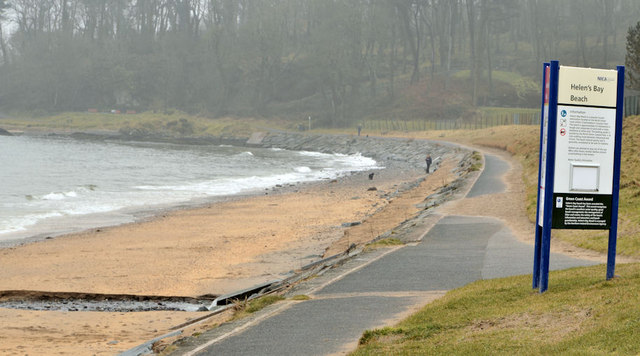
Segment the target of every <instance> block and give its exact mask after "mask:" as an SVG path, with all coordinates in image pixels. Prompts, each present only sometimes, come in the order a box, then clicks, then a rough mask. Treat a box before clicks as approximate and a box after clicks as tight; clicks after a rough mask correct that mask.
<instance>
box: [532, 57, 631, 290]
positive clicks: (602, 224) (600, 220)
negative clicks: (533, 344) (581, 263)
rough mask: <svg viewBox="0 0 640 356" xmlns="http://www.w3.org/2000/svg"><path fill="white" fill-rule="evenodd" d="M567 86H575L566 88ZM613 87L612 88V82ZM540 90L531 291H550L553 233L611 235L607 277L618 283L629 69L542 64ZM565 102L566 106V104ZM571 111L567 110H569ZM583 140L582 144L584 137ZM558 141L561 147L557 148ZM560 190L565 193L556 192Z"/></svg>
mask: <svg viewBox="0 0 640 356" xmlns="http://www.w3.org/2000/svg"><path fill="white" fill-rule="evenodd" d="M561 74H562V75H563V76H562V77H561ZM585 74H588V75H593V74H597V80H598V81H599V82H598V83H597V85H595V84H594V85H591V84H590V83H582V82H581V81H582V80H583V79H584V77H585ZM608 75H611V76H613V77H610V76H608ZM587 77H588V76H587ZM560 79H563V82H562V83H563V85H564V87H563V90H562V91H560V85H559V83H560ZM568 81H569V82H570V83H568V84H567V82H568ZM600 81H603V82H604V83H602V84H603V86H602V87H600V84H601V83H600ZM608 81H609V82H611V83H607V82H608ZM613 81H615V83H613ZM542 84H543V85H542V103H541V109H542V110H541V120H540V152H539V161H538V162H539V165H538V200H537V211H536V231H535V249H534V263H533V283H532V287H533V288H539V289H540V293H543V292H545V291H546V290H547V289H548V287H549V256H550V252H551V249H550V247H551V246H550V241H551V230H552V228H572V229H576V228H577V229H608V230H609V241H608V253H607V275H606V278H607V280H609V279H611V278H613V277H614V273H615V256H616V244H617V225H618V205H619V190H620V155H621V151H622V116H623V100H624V66H618V67H617V69H616V70H615V71H613V70H600V69H591V68H578V67H561V66H560V64H559V62H558V61H551V62H549V63H544V64H543V77H542ZM567 85H570V90H572V91H578V92H581V91H582V92H584V95H573V94H568V93H567V89H566V88H567ZM612 88H615V93H611V91H612V90H613V89H612ZM559 91H560V92H559ZM594 92H595V93H594ZM605 92H606V94H605ZM599 94H603V95H599ZM559 98H561V100H562V101H561V103H560V104H559V102H558V101H559ZM574 101H575V103H574ZM589 101H591V104H589ZM559 105H560V106H561V107H562V115H561V116H562V122H561V123H560V130H561V131H558V115H559V114H558V112H559V109H558V107H559ZM567 105H568V106H569V107H570V108H569V109H567V108H566V106H567ZM574 107H575V108H576V114H575V115H574V114H573V113H570V115H569V117H567V110H569V111H571V110H572V109H571V108H574ZM572 115H574V116H572ZM580 120H582V121H580ZM567 122H570V123H573V122H576V123H577V125H584V127H579V126H574V127H571V126H568V125H567ZM589 125H591V126H593V127H590V126H589ZM591 128H593V129H594V130H595V129H597V130H601V132H603V133H604V134H602V135H600V136H598V138H597V139H596V138H594V137H596V136H594V135H593V134H591V133H589V129H591ZM611 131H614V132H613V133H612V132H611ZM571 132H574V133H575V137H577V138H573V137H572V141H569V136H570V135H571ZM581 134H583V136H584V137H580V135H581ZM589 135H591V136H589ZM558 136H559V137H558ZM559 140H560V143H558V141H559ZM589 140H591V141H589ZM611 140H613V141H612V142H611ZM568 142H571V143H568ZM558 145H560V148H561V150H563V151H562V152H560V154H559V152H558V151H557V148H558ZM581 145H582V146H585V145H586V146H588V147H582V146H581ZM569 146H571V149H569ZM564 150H567V151H571V152H569V153H568V152H565V151H564ZM594 152H597V153H594ZM558 156H559V158H558ZM585 157H587V158H585ZM556 161H557V162H556ZM573 161H575V162H573ZM556 163H558V164H559V165H557V164H556ZM564 165H566V166H567V167H564ZM556 170H560V174H559V177H556ZM574 170H575V173H574ZM574 174H575V175H574ZM567 176H568V177H567ZM556 178H558V179H562V180H557V179H556ZM565 180H566V182H565ZM558 187H559V189H560V190H561V191H557V189H556V188H558ZM567 211H568V212H567Z"/></svg>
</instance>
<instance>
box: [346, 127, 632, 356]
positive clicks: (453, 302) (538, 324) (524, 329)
mask: <svg viewBox="0 0 640 356" xmlns="http://www.w3.org/2000/svg"><path fill="white" fill-rule="evenodd" d="M418 136H419V135H418ZM425 136H431V137H433V138H439V139H448V140H453V141H458V142H467V143H469V142H470V143H474V144H480V145H485V146H490V147H496V148H501V149H505V150H507V151H509V152H511V153H512V154H513V155H514V156H515V157H516V158H518V159H519V160H520V161H521V162H522V165H523V168H524V177H523V178H524V183H525V185H526V191H527V202H526V204H527V211H528V213H529V216H530V218H531V219H532V220H533V219H535V204H536V183H537V165H538V151H539V148H538V145H539V141H538V137H539V128H538V127H515V126H511V127H495V128H492V129H485V130H478V131H466V132H465V131H450V132H436V133H429V134H426V135H425ZM638 140H640V117H630V118H627V119H625V122H624V128H623V151H622V168H621V170H622V177H621V191H620V218H619V231H618V253H622V254H625V255H630V256H636V257H637V256H640V225H639V224H638V223H639V221H640V219H639V218H640V209H638V203H639V202H640V178H638V177H640V157H639V155H638V144H640V142H638ZM554 236H556V237H558V238H561V239H564V240H567V241H569V242H571V243H573V244H575V245H577V246H581V247H585V248H591V249H594V250H598V251H603V252H604V251H606V240H607V233H606V232H592V231H584V230H574V231H566V230H565V231H559V230H554ZM616 274H617V275H619V276H621V277H619V278H616V279H614V280H612V281H605V279H604V276H605V267H604V266H602V265H601V266H595V267H588V268H577V269H570V270H565V271H558V272H552V273H551V276H550V281H551V285H550V289H549V291H547V292H546V293H545V294H543V295H540V294H538V293H537V292H535V291H533V290H532V289H531V276H530V275H529V276H518V277H512V278H505V279H497V280H487V281H478V282H475V283H472V284H470V285H468V286H465V287H463V288H459V289H456V290H453V291H451V292H449V293H448V294H447V295H446V296H445V297H444V298H442V299H440V300H438V301H436V302H434V303H432V304H429V305H427V306H426V307H425V308H423V309H422V310H421V311H419V312H418V313H416V314H414V315H412V316H411V317H409V318H407V319H406V320H404V321H403V322H401V323H400V324H398V325H397V326H395V327H391V328H384V329H379V330H373V331H367V332H365V334H364V335H363V337H362V339H361V343H362V345H361V347H360V348H359V349H358V350H357V351H356V352H355V354H356V355H370V354H380V355H382V354H385V355H386V354H399V355H402V354H406V355H414V354H424V355H432V354H463V355H483V354H484V355H495V354H508V355H512V354H525V355H526V354H531V355H538V354H575V355H583V354H589V355H592V354H633V355H635V354H637V353H638V352H639V350H640V338H638V337H637V335H638V334H639V333H640V309H638V308H637V305H639V304H640V293H639V292H640V290H639V289H640V264H627V265H618V266H617V267H616Z"/></svg>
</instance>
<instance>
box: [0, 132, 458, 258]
mask: <svg viewBox="0 0 640 356" xmlns="http://www.w3.org/2000/svg"><path fill="white" fill-rule="evenodd" d="M20 135H26V136H61V137H70V138H73V139H77V140H91V141H93V140H101V141H110V140H111V141H122V142H158V143H173V144H184V145H219V144H231V145H235V146H236V147H246V148H252V147H258V148H281V149H287V150H291V151H313V152H321V153H339V154H347V155H352V154H358V153H360V154H362V155H363V156H367V157H372V158H374V159H375V160H376V162H378V163H381V160H383V161H382V163H383V164H385V166H384V167H383V168H382V169H384V170H386V169H400V170H406V169H410V168H411V167H412V166H414V167H415V166H419V165H420V164H423V163H422V162H421V161H422V152H420V153H419V154H417V155H416V154H415V153H412V152H406V151H408V150H405V149H404V147H402V146H403V143H404V142H414V140H413V139H405V138H395V137H368V136H366V137H365V136H362V137H358V136H353V135H347V134H345V135H326V134H308V133H297V132H283V131H273V132H271V133H258V136H259V137H260V140H259V142H258V143H257V144H256V143H249V142H251V140H252V138H228V137H176V136H167V135H164V134H156V133H146V132H138V131H132V132H116V131H87V132H78V131H64V130H55V131H42V130H32V131H22V132H21V134H20ZM323 139H324V140H327V142H323ZM336 139H337V140H336ZM262 141H265V142H262ZM357 141H359V142H357ZM377 141H390V142H392V144H391V145H388V146H387V148H388V147H392V149H390V150H389V152H387V153H385V152H384V150H380V149H378V148H376V147H372V145H371V142H377ZM419 141H420V142H422V143H425V144H427V145H435V146H436V147H442V148H443V150H441V151H440V152H442V151H446V150H449V149H451V147H455V146H453V145H450V144H448V143H442V142H436V141H428V140H419ZM354 143H355V144H354ZM362 143H366V144H365V145H362ZM398 147H400V149H398ZM445 147H446V148H445ZM314 148H315V149H314ZM361 151H364V152H365V153H363V152H361ZM387 165H391V167H387ZM434 169H437V162H436V163H434ZM377 171H380V169H375V170H367V171H365V172H366V174H369V173H372V172H373V173H375V172H377ZM357 173H358V172H351V173H350V174H347V175H345V176H342V177H340V178H344V177H347V176H350V175H353V174H357ZM327 180H328V179H321V180H317V181H308V182H294V183H285V184H283V185H280V184H278V185H276V186H272V187H268V188H266V189H264V190H263V189H255V190H252V191H246V192H242V193H240V194H232V195H220V196H211V197H203V198H196V199H192V200H189V201H183V202H178V203H173V204H172V203H167V204H159V205H157V206H152V207H137V208H133V207H129V208H126V207H125V208H121V209H118V210H114V211H109V212H104V213H91V214H86V215H80V216H76V217H73V219H74V221H75V222H76V223H77V224H78V226H75V227H73V228H68V227H65V226H63V224H61V223H59V222H58V223H56V221H54V222H47V221H40V222H38V223H36V224H35V225H33V226H31V227H30V228H29V229H28V231H25V232H24V233H22V232H13V233H10V234H8V235H12V237H9V238H2V237H0V250H1V249H5V248H11V247H18V246H22V245H27V244H31V243H35V242H39V241H43V240H50V239H55V238H59V237H63V236H66V235H76V234H82V233H88V232H90V231H92V230H98V231H99V230H102V229H105V228H111V227H117V226H125V225H129V224H137V223H144V222H147V221H151V220H154V219H156V218H158V217H162V216H164V215H167V214H171V213H172V212H176V211H183V210H190V209H199V208H202V207H205V206H208V205H210V204H216V203H221V202H227V201H234V200H237V199H246V198H251V197H255V196H260V195H262V194H263V193H265V192H266V194H276V193H278V194H282V193H287V192H289V191H295V190H297V189H300V187H304V186H307V185H312V184H322V183H323V182H325V181H327ZM67 219H68V218H67ZM63 222H64V221H63Z"/></svg>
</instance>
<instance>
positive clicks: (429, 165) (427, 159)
mask: <svg viewBox="0 0 640 356" xmlns="http://www.w3.org/2000/svg"><path fill="white" fill-rule="evenodd" d="M424 161H425V162H426V163H427V173H429V167H431V162H432V161H431V155H430V154H427V158H425V159H424Z"/></svg>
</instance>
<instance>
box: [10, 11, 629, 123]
mask: <svg viewBox="0 0 640 356" xmlns="http://www.w3.org/2000/svg"><path fill="white" fill-rule="evenodd" d="M0 6H1V7H2V10H1V11H2V17H3V21H2V22H1V23H2V27H1V30H2V32H3V35H2V36H0V38H2V41H0V107H2V108H5V110H27V111H29V110H43V111H46V112H51V111H63V110H82V111H84V110H87V109H88V108H97V109H99V110H108V109H112V108H117V109H135V110H149V109H152V110H167V109H173V108H175V109H180V110H185V111H188V112H192V113H198V112H202V113H209V114H213V115H264V116H269V115H281V116H287V115H303V114H304V115H306V114H312V113H313V114H314V115H319V117H322V118H323V119H324V120H325V121H326V122H327V123H328V124H336V123H338V122H341V121H344V120H355V119H356V117H357V116H358V115H363V114H366V113H367V112H369V111H371V110H375V108H376V107H377V106H379V105H383V104H388V103H391V102H393V100H394V99H396V97H397V96H398V92H399V90H402V89H403V88H405V87H407V86H408V85H413V84H417V83H421V82H424V81H430V82H435V81H439V82H441V83H447V82H448V81H449V80H450V78H452V76H454V75H455V74H456V73H461V72H464V71H467V72H468V74H467V77H466V78H467V79H466V80H467V81H468V85H466V86H465V90H466V95H468V97H469V99H468V101H469V103H468V104H469V105H470V106H474V105H486V104H488V103H487V100H488V99H491V97H490V96H487V95H486V93H485V95H484V96H483V97H482V99H480V95H479V93H478V91H479V90H480V89H479V88H483V89H482V91H486V90H487V88H488V90H489V91H491V88H492V85H493V80H494V79H493V75H492V74H493V73H494V72H495V71H506V72H515V73H518V74H520V75H522V76H525V77H528V78H530V79H531V80H532V81H534V82H536V83H537V82H538V81H539V76H540V74H539V73H540V71H541V66H542V62H544V61H548V60H551V59H559V60H560V61H561V63H562V64H566V65H578V66H591V67H602V68H611V67H615V65H618V64H624V54H625V49H624V41H625V36H626V33H627V30H628V28H629V26H632V25H635V23H636V22H637V21H638V20H639V19H640V16H639V15H640V2H638V1H636V0H0ZM425 90H429V86H428V85H427V86H425ZM487 98H488V99H487ZM497 104H501V105H506V104H507V103H500V102H499V101H498V102H497ZM534 105H535V104H534Z"/></svg>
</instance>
